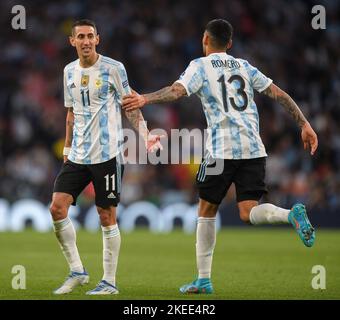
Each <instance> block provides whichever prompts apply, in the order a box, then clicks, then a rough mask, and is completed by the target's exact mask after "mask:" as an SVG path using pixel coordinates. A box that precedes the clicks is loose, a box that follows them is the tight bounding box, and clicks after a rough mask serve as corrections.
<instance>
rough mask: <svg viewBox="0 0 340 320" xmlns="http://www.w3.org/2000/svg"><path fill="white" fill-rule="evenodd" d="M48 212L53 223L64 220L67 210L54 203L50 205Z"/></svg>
mask: <svg viewBox="0 0 340 320" xmlns="http://www.w3.org/2000/svg"><path fill="white" fill-rule="evenodd" d="M50 212H51V215H52V217H53V220H54V221H57V220H61V219H65V218H66V216H67V208H65V207H64V206H62V205H61V204H60V203H57V202H54V201H53V202H52V204H51V205H50Z"/></svg>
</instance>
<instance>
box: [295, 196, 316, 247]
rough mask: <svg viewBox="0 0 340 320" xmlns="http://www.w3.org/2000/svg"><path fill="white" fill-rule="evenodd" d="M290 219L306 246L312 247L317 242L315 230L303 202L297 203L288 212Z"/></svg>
mask: <svg viewBox="0 0 340 320" xmlns="http://www.w3.org/2000/svg"><path fill="white" fill-rule="evenodd" d="M288 221H289V222H290V223H291V224H292V226H293V227H294V228H295V230H296V232H297V233H298V235H299V237H300V238H301V240H302V242H303V243H304V245H305V246H306V247H312V246H313V244H314V242H315V230H314V228H313V226H312V225H311V223H310V222H309V220H308V217H307V213H306V208H305V206H304V205H303V204H301V203H297V204H295V205H294V206H293V207H292V209H291V210H290V212H289V214H288Z"/></svg>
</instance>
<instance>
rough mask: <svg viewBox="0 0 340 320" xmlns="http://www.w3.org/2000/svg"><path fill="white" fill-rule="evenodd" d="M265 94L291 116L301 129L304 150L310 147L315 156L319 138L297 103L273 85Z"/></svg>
mask: <svg viewBox="0 0 340 320" xmlns="http://www.w3.org/2000/svg"><path fill="white" fill-rule="evenodd" d="M263 93H264V94H265V95H267V96H269V97H271V98H272V99H274V100H276V101H277V102H279V103H280V104H281V105H282V106H283V107H284V108H285V110H286V111H288V112H289V113H290V114H291V116H292V117H293V118H294V120H295V121H296V122H297V124H298V126H299V127H300V128H301V138H302V141H303V147H304V149H305V150H307V149H308V147H310V150H311V155H313V154H314V153H315V151H316V149H317V147H318V137H317V135H316V133H315V132H314V130H313V128H312V127H311V125H310V124H309V122H308V121H307V119H306V118H305V116H304V115H303V113H302V111H301V110H300V108H299V107H298V106H297V104H296V103H295V101H294V100H293V99H292V98H291V97H290V96H289V94H288V93H286V92H285V91H283V90H282V89H280V88H279V87H278V86H276V85H275V84H273V83H272V84H271V85H270V86H269V87H268V88H267V89H266V90H264V91H263Z"/></svg>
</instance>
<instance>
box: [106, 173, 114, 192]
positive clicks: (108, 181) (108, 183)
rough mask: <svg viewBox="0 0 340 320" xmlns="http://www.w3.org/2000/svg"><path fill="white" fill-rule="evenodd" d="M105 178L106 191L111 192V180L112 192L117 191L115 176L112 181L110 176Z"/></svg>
mask: <svg viewBox="0 0 340 320" xmlns="http://www.w3.org/2000/svg"><path fill="white" fill-rule="evenodd" d="M104 178H105V180H106V191H110V180H111V181H112V189H111V191H115V189H116V182H115V175H114V174H113V175H112V176H111V179H110V176H109V175H108V174H107V175H106V176H105V177H104Z"/></svg>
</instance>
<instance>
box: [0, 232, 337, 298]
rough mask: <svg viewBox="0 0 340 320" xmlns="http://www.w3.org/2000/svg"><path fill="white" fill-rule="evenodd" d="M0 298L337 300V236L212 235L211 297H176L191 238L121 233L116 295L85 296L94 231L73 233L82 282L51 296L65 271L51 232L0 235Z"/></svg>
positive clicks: (95, 264) (191, 266) (95, 248)
mask: <svg viewBox="0 0 340 320" xmlns="http://www.w3.org/2000/svg"><path fill="white" fill-rule="evenodd" d="M0 244H1V245H0V284H1V285H0V300H3V299H40V300H42V299H124V300H144V299H146V300H158V299H162V300H167V299H176V300H178V299H196V300H199V299H204V300H207V299H214V300H218V299H222V300H228V299H340V267H339V266H340V230H325V229H323V230H322V229H319V230H317V239H316V243H315V245H314V247H313V248H306V247H304V245H303V244H302V242H301V241H300V239H299V238H298V236H297V234H296V233H295V231H294V230H292V229H288V228H279V227H272V228H254V227H252V228H251V227H245V228H226V229H222V230H221V231H220V232H219V233H218V234H217V245H216V248H215V252H214V261H213V273H212V280H213V285H214V289H215V293H214V294H212V295H201V296H197V295H195V296H193V295H190V296H188V295H182V294H180V293H179V291H178V288H179V287H180V286H181V285H182V284H184V283H187V282H189V281H192V280H193V278H194V276H195V270H196V267H195V264H196V262H195V235H194V234H192V235H187V234H184V233H183V232H182V231H180V230H176V231H174V232H172V233H170V234H153V233H150V232H149V231H148V230H145V229H138V230H136V231H134V232H132V233H122V245H121V251H120V258H119V265H118V273H117V286H118V288H119V290H120V294H119V295H116V296H104V297H103V296H102V297H93V296H86V295H85V292H86V291H87V290H89V289H92V288H93V287H94V286H95V285H96V283H97V282H98V281H99V280H100V278H101V275H102V236H101V233H99V232H98V233H89V232H85V231H79V232H78V248H79V251H80V254H81V257H82V260H83V263H84V265H85V267H86V268H87V270H88V272H89V274H90V284H89V285H87V286H84V287H81V288H77V289H75V291H74V292H72V293H71V294H69V295H66V296H54V295H53V294H52V290H53V289H55V288H56V287H58V286H59V285H60V284H61V283H62V281H63V280H64V278H65V276H66V275H67V273H68V268H67V266H66V262H65V260H64V257H63V255H62V253H61V251H60V249H59V246H58V244H57V241H56V239H55V236H54V234H53V232H52V231H51V232H50V233H45V234H44V233H36V232H33V231H25V232H22V233H8V232H6V233H0ZM14 265H22V266H24V267H25V270H26V289H24V290H14V289H13V288H12V285H11V283H12V279H13V277H15V274H12V267H13V266H14ZM314 265H322V266H324V267H325V268H326V289H324V290H320V289H319V290H315V289H313V288H312V285H311V283H312V279H313V277H314V276H316V274H313V273H312V268H313V266H314Z"/></svg>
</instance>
